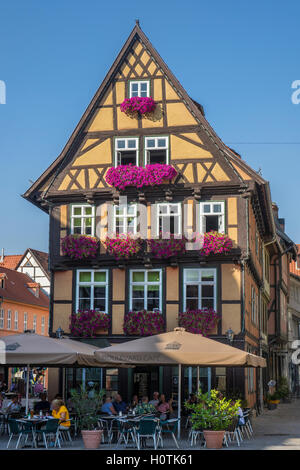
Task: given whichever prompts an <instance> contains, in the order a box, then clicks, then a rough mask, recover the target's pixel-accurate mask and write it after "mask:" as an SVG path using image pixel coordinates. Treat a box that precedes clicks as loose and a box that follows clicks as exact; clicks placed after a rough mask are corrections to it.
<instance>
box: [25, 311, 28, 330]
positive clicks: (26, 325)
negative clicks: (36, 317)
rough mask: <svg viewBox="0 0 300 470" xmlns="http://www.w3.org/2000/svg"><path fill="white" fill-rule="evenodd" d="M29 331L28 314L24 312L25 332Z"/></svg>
mask: <svg viewBox="0 0 300 470" xmlns="http://www.w3.org/2000/svg"><path fill="white" fill-rule="evenodd" d="M27 329H28V314H27V313H26V312H24V331H26V330H27Z"/></svg>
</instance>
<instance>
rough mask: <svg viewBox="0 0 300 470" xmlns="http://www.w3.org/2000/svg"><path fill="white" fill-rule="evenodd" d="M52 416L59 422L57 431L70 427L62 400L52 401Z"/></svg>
mask: <svg viewBox="0 0 300 470" xmlns="http://www.w3.org/2000/svg"><path fill="white" fill-rule="evenodd" d="M51 407H52V416H53V418H56V419H59V420H60V423H59V424H60V426H59V429H62V430H63V429H67V428H69V427H70V426H71V423H70V421H69V412H68V410H67V408H66V406H65V404H64V402H63V401H62V400H53V402H52V404H51Z"/></svg>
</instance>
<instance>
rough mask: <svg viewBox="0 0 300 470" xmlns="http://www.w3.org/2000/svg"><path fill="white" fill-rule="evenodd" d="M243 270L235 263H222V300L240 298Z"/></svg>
mask: <svg viewBox="0 0 300 470" xmlns="http://www.w3.org/2000/svg"><path fill="white" fill-rule="evenodd" d="M240 298H241V270H240V268H239V267H237V266H235V265H234V264H222V300H240Z"/></svg>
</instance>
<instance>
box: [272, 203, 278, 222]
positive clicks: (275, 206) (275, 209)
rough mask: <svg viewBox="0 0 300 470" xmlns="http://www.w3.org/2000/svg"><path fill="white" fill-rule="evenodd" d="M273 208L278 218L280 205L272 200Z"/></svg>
mask: <svg viewBox="0 0 300 470" xmlns="http://www.w3.org/2000/svg"><path fill="white" fill-rule="evenodd" d="M272 210H273V214H274V217H275V219H278V206H277V204H276V202H272Z"/></svg>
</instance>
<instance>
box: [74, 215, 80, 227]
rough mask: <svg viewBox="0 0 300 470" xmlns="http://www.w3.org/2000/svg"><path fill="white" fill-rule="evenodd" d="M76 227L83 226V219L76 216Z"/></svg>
mask: <svg viewBox="0 0 300 470" xmlns="http://www.w3.org/2000/svg"><path fill="white" fill-rule="evenodd" d="M73 220H74V227H81V219H79V218H78V217H75V218H74V219H73Z"/></svg>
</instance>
